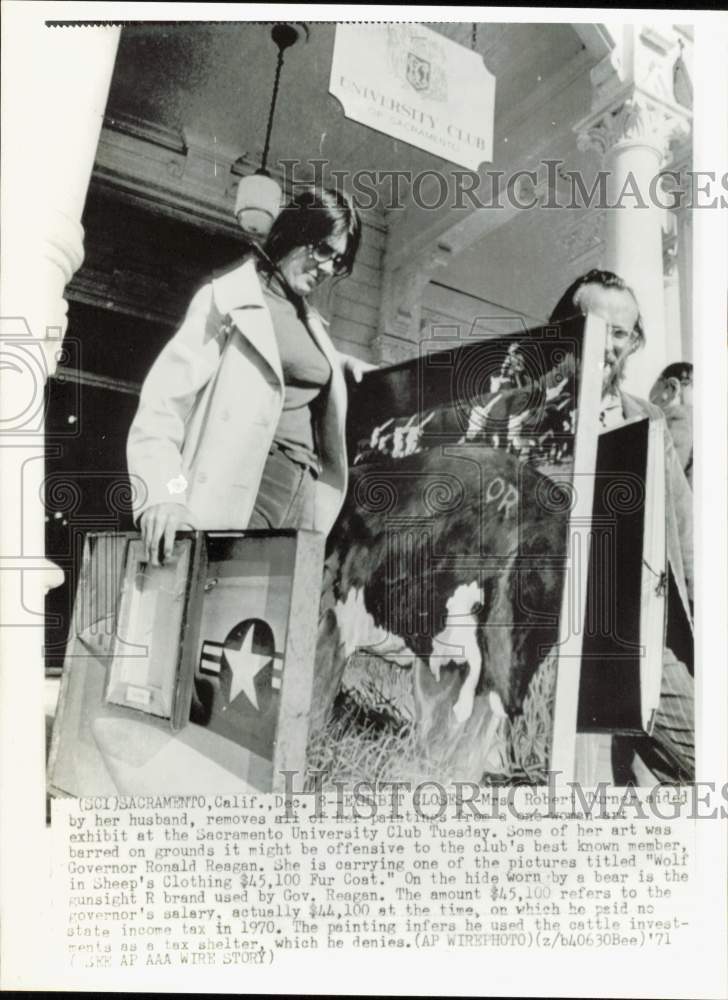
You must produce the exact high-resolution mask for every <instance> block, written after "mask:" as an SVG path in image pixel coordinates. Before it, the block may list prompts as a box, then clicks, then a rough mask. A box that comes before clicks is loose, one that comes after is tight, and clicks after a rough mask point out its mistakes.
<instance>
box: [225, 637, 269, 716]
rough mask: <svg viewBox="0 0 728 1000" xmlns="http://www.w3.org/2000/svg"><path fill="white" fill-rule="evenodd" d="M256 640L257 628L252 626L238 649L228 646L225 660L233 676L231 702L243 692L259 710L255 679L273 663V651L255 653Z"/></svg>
mask: <svg viewBox="0 0 728 1000" xmlns="http://www.w3.org/2000/svg"><path fill="white" fill-rule="evenodd" d="M235 638H236V639H237V638H238V637H237V636H236V637H235ZM254 638H255V626H254V625H252V626H251V627H249V628H248V629H247V630H246V632H245V634H244V635H243V636H242V638H241V640H240V646H239V647H238V648H236V647H235V646H232V645H227V644H226V647H225V659H226V660H227V662H228V664H229V666H230V670H231V671H232V675H233V676H232V680H231V682H230V701H231V702H233V701H235V699H236V698H237V696H238V695H239V694H240V692H241V691H242V692H243V694H244V695H245V697H246V698H247V699H248V701H249V702H250V703H251V704H252V705H254V706H255V707H256V708H257V709H259V708H260V705H259V704H258V696H257V693H256V690H255V678H256V677H257V676H258V674H259V673H260V672H261V670H263V668H264V667H267V666H268V664H269V663H270V662H271V660H272V659H273V651H272V650H271V651H270V652H264V653H257V652H255V650H254V648H253V640H254ZM233 641H235V640H233Z"/></svg>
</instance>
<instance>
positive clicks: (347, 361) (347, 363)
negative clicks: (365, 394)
mask: <svg viewBox="0 0 728 1000" xmlns="http://www.w3.org/2000/svg"><path fill="white" fill-rule="evenodd" d="M339 357H340V358H341V370H342V371H343V373H344V375H346V376H348V377H349V378H350V379H352V381H354V382H361V379H362V375H364V373H365V372H371V371H374V369H375V368H378V367H379V366H378V365H372V364H370V363H369V362H368V361H362V360H361V358H355V357H354V356H353V355H352V354H340V355H339Z"/></svg>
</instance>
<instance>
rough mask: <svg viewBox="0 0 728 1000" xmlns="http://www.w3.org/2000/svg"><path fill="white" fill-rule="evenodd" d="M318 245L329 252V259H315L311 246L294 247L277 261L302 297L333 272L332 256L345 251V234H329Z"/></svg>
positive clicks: (291, 284) (290, 283)
mask: <svg viewBox="0 0 728 1000" xmlns="http://www.w3.org/2000/svg"><path fill="white" fill-rule="evenodd" d="M319 247H320V248H321V249H322V250H323V251H324V252H326V253H329V252H330V253H331V258H330V259H329V260H324V261H317V260H316V258H315V256H314V254H313V253H312V248H311V247H307V246H303V247H294V249H293V250H291V251H290V253H287V254H286V256H285V257H282V258H281V259H280V260H279V261H278V267H279V268H280V269H281V271H282V272H283V276H284V277H285V279H286V281H287V282H288V284H289V285H290V286H291V288H292V289H293V291H294V292H295V293H296V294H297V295H300V296H302V297H305V296H306V295H309V294H310V293H311V292H312V291H313V290H314V288H316V286H317V285H320V284H321V282H322V281H324V280H325V279H326V278H327V277H328V276H329V275H330V274H333V269H334V261H333V258H334V257H335V256H336V255H337V254H343V253H344V252H345V251H346V234H344V233H340V234H339V235H335V236H329V237H328V239H326V240H324V241H322V243H320V244H319Z"/></svg>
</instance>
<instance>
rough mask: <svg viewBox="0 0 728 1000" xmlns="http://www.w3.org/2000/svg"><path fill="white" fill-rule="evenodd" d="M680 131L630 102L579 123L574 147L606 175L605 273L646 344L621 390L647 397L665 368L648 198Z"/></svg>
mask: <svg viewBox="0 0 728 1000" xmlns="http://www.w3.org/2000/svg"><path fill="white" fill-rule="evenodd" d="M679 124H680V122H678V121H676V119H675V118H674V117H673V116H672V115H671V114H670V113H668V112H666V111H665V109H664V107H662V106H658V105H657V104H655V103H654V102H652V101H651V100H650V99H649V98H647V97H645V96H644V95H641V94H635V95H634V96H632V97H629V98H627V99H625V100H623V101H621V102H620V103H617V104H616V106H615V105H612V106H610V107H608V108H607V109H605V110H603V111H600V112H598V113H597V114H595V115H592V116H590V118H589V119H588V120H587V121H585V122H582V123H580V125H579V126H578V128H579V129H580V134H579V146H580V148H581V149H582V150H584V149H588V148H592V149H596V150H597V151H598V152H600V153H601V154H602V169H603V170H604V171H605V172H606V174H607V181H606V193H607V209H606V243H605V252H604V266H605V268H606V269H607V270H610V271H614V272H615V273H616V274H618V275H619V276H620V277H621V278H624V280H625V281H626V282H627V284H628V285H630V286H631V288H632V289H633V290H634V292H635V295H636V297H637V301H638V303H639V307H640V312H641V314H642V322H643V326H644V330H645V337H646V343H645V346H644V348H643V349H642V350H640V351H638V352H637V353H635V354H634V355H633V356H632V357H631V358H630V361H629V364H628V366H627V376H626V379H625V388H626V389H627V390H628V391H630V392H633V393H635V394H636V395H638V396H646V395H647V394H648V392H649V390H650V387H651V385H652V383H653V382H654V380H655V378H656V377H657V375H658V374H659V372H660V371H661V370H662V369H663V368H664V367H665V365H666V364H667V363H668V353H669V338H668V331H667V322H666V313H665V280H664V272H663V246H662V223H663V218H664V211H663V209H662V207H661V206H660V204H659V200H658V198H659V195H658V198H655V197H653V195H652V194H651V192H653V193H654V192H655V190H657V188H656V183H657V182H656V178H657V176H658V175H659V173H660V170H661V169H662V165H663V162H664V158H665V154H666V152H667V150H668V146H669V141H670V138H671V136H672V134H673V131H674V130H675V128H676V127H677V126H678V125H679Z"/></svg>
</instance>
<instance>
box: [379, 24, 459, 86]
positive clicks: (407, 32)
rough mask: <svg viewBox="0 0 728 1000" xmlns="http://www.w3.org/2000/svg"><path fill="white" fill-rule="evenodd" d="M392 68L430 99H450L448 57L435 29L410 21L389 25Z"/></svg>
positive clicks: (388, 41)
mask: <svg viewBox="0 0 728 1000" xmlns="http://www.w3.org/2000/svg"><path fill="white" fill-rule="evenodd" d="M387 57H388V60H389V65H390V68H391V70H392V72H393V74H394V76H395V77H397V79H399V80H401V81H402V82H403V83H404V84H405V86H410V87H412V89H413V90H416V91H417V93H418V94H421V95H422V96H423V98H424V99H425V100H427V101H446V100H447V72H446V66H447V58H446V55H445V52H444V50H443V47H442V44H441V42H440V39H439V38H438V37H437V35H435V34H434V32H428V31H425V30H424V29H423V28H422V27H421V26H418V25H414V26H413V25H410V24H389V25H387Z"/></svg>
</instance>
